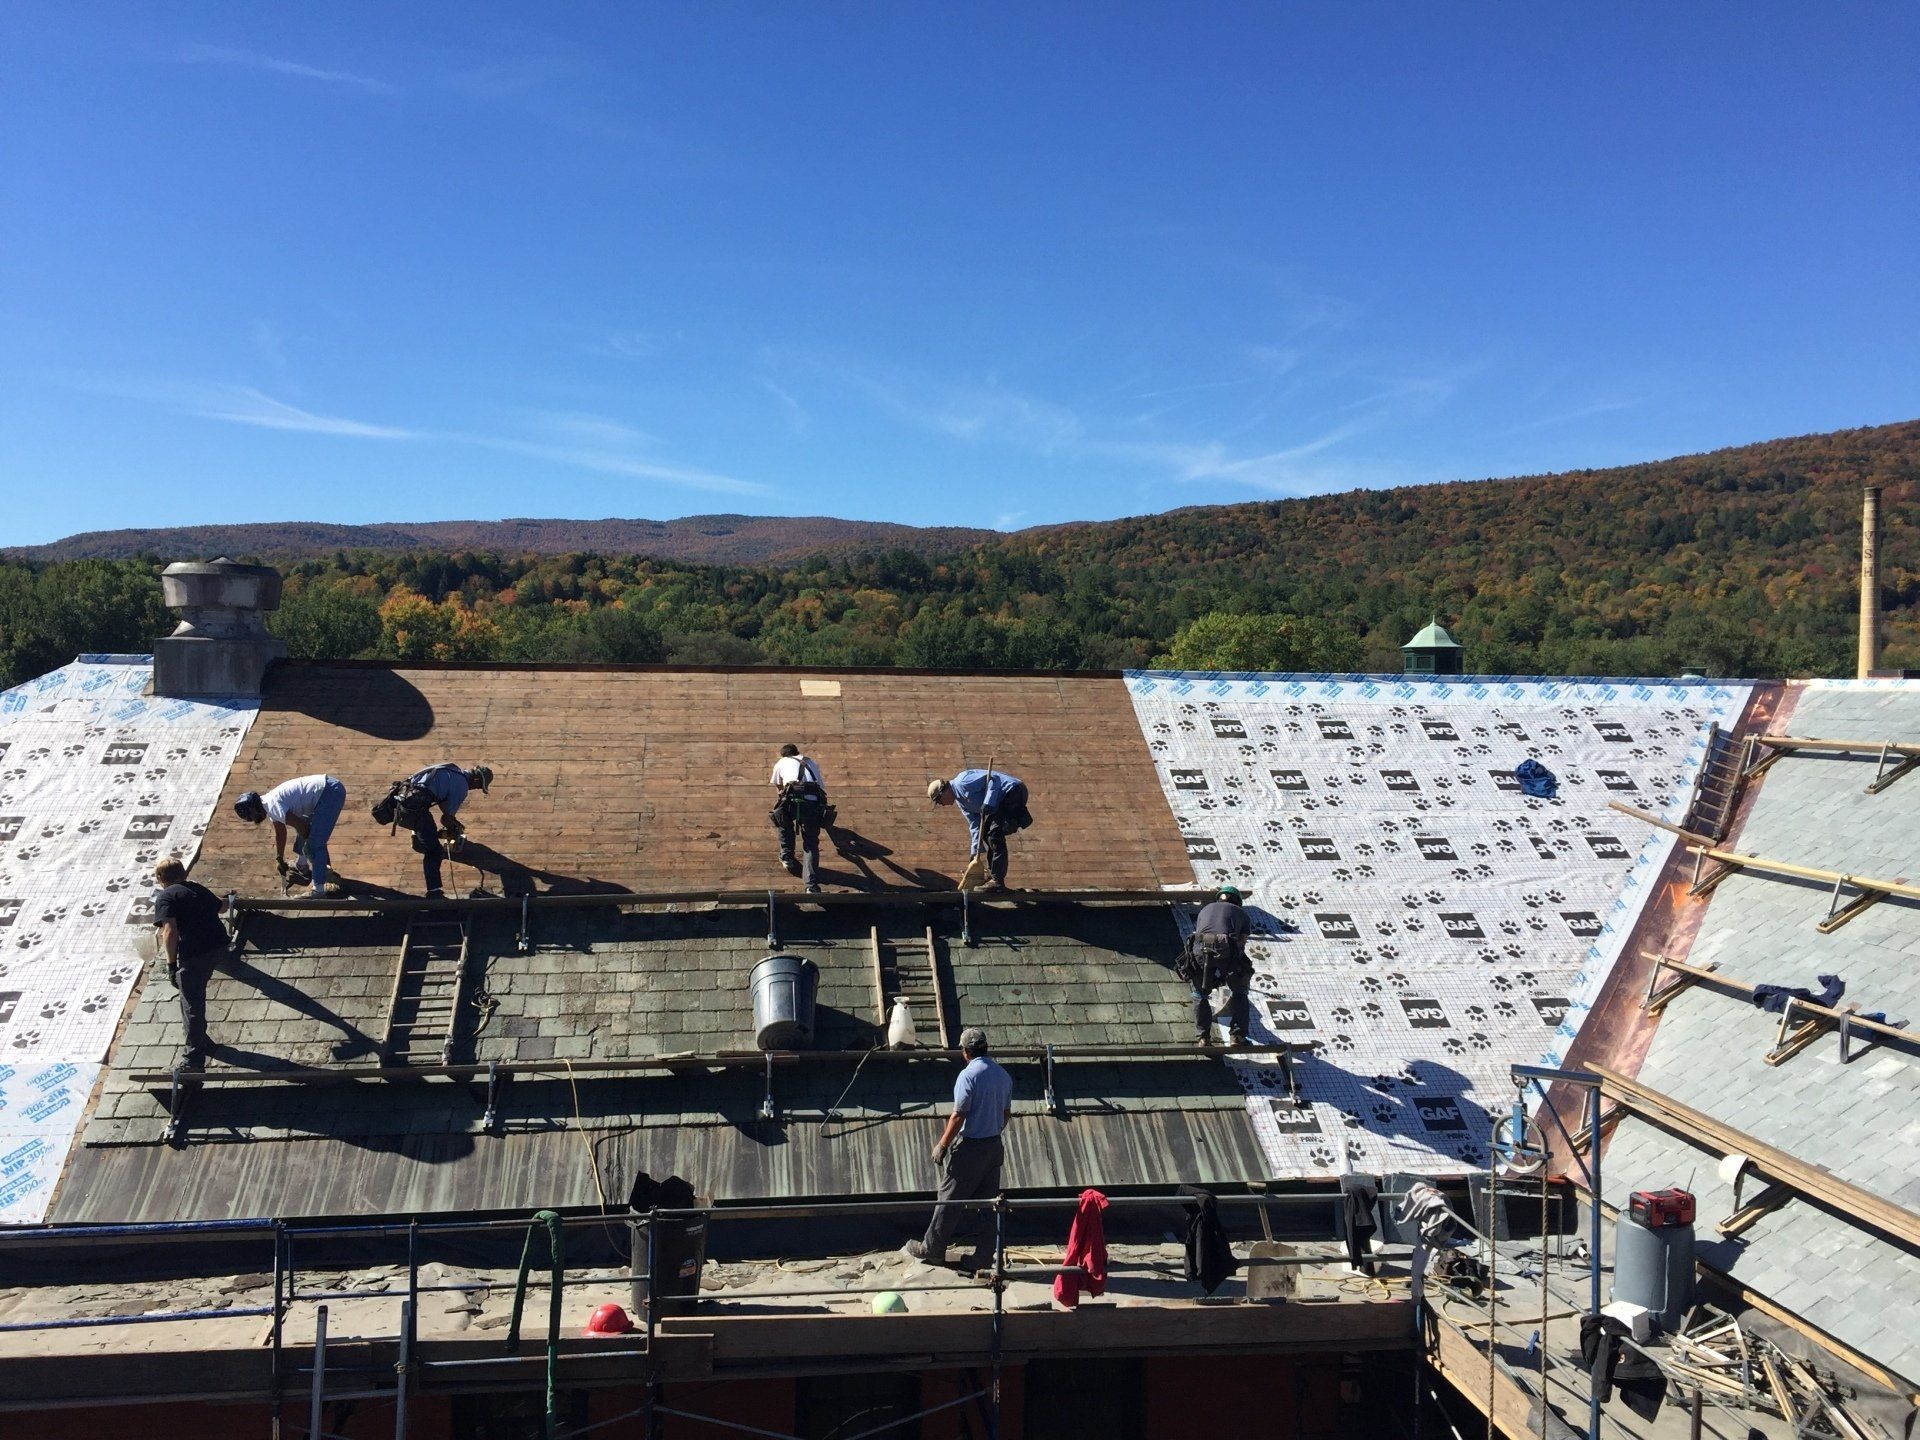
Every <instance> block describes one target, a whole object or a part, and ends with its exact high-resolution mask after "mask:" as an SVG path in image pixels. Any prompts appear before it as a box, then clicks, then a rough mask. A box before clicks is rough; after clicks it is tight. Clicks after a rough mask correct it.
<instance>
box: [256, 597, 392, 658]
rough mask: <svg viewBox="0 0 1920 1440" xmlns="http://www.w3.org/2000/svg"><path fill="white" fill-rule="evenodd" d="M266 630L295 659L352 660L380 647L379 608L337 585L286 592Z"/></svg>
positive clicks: (369, 653)
mask: <svg viewBox="0 0 1920 1440" xmlns="http://www.w3.org/2000/svg"><path fill="white" fill-rule="evenodd" d="M267 628H268V629H269V630H271V631H272V632H273V633H274V634H275V635H278V636H279V637H280V638H281V639H282V640H284V641H286V642H287V653H288V654H290V655H292V656H294V658H296V659H299V660H353V659H359V658H362V657H365V656H370V655H373V654H375V653H377V652H378V651H379V648H380V635H381V625H380V607H379V606H378V605H376V604H375V603H374V602H373V601H372V599H370V598H369V597H367V596H365V595H356V594H354V593H353V592H352V591H351V590H347V589H344V588H342V587H341V586H339V585H306V586H303V587H302V588H300V589H299V590H294V591H289V592H288V594H287V595H286V597H285V598H284V599H282V600H281V602H280V608H279V609H278V610H276V611H274V612H273V614H272V616H271V617H269V619H268V622H267Z"/></svg>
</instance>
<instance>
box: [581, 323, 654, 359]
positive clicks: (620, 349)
mask: <svg viewBox="0 0 1920 1440" xmlns="http://www.w3.org/2000/svg"><path fill="white" fill-rule="evenodd" d="M588 348H589V349H591V350H592V352H593V353H594V354H595V355H604V356H606V357H607V358H608V359H611V360H648V359H651V358H652V357H653V356H655V355H658V354H659V353H660V338H659V336H657V335H652V334H649V333H648V332H647V331H645V330H621V331H618V332H616V333H614V334H612V335H609V336H607V337H606V338H605V339H603V340H600V341H598V342H596V343H595V344H593V345H591V346H589V347H588Z"/></svg>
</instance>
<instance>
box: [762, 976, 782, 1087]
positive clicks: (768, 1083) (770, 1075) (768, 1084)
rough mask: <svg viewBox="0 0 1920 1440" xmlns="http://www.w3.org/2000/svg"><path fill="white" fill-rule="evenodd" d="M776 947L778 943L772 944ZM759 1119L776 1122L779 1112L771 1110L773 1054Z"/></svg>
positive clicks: (769, 1054) (770, 1057) (771, 1053)
mask: <svg viewBox="0 0 1920 1440" xmlns="http://www.w3.org/2000/svg"><path fill="white" fill-rule="evenodd" d="M774 943H775V944H776V945H777V944H778V942H777V941H776V942H774ZM760 1118H761V1119H762V1120H778V1119H779V1118H780V1112H779V1111H777V1110H775V1109H774V1108H773V1052H772V1051H771V1050H769V1051H768V1052H767V1092H766V1094H765V1095H763V1096H761V1098H760Z"/></svg>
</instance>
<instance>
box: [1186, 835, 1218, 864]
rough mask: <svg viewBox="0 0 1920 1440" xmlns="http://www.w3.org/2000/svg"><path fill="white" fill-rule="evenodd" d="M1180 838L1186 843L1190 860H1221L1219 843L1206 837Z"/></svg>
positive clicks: (1189, 836)
mask: <svg viewBox="0 0 1920 1440" xmlns="http://www.w3.org/2000/svg"><path fill="white" fill-rule="evenodd" d="M1180 838H1181V839H1182V840H1184V841H1185V842H1186V845H1187V858H1188V859H1189V860H1218V859H1219V858H1220V842H1219V841H1217V840H1212V839H1209V838H1208V837H1207V836H1205V835H1182V836H1181V837H1180Z"/></svg>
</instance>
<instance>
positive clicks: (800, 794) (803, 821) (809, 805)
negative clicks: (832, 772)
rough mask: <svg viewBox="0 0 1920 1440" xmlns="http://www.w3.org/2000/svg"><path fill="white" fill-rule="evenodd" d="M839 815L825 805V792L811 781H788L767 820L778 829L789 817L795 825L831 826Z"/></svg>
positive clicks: (781, 789) (768, 813)
mask: <svg viewBox="0 0 1920 1440" xmlns="http://www.w3.org/2000/svg"><path fill="white" fill-rule="evenodd" d="M839 814H840V812H839V811H837V810H835V809H834V808H833V806H831V805H829V804H828V803H827V792H826V791H825V790H823V789H821V788H820V787H819V786H818V785H816V784H814V783H813V781H811V780H789V781H788V782H787V783H786V784H785V785H782V786H781V787H780V798H779V799H778V800H776V801H775V802H774V806H773V809H771V810H769V811H768V812H767V819H769V820H771V821H772V822H773V825H774V828H775V829H779V828H780V827H781V826H782V824H783V823H784V819H785V817H786V816H789V815H790V816H792V817H793V822H794V823H795V824H796V825H831V824H833V822H834V821H835V820H837V819H838V818H839Z"/></svg>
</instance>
